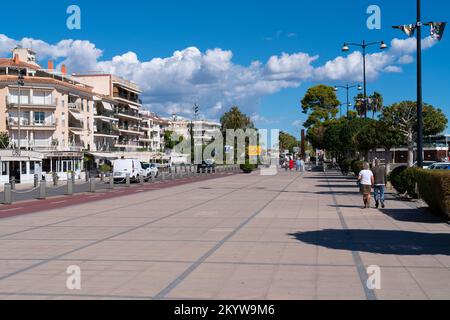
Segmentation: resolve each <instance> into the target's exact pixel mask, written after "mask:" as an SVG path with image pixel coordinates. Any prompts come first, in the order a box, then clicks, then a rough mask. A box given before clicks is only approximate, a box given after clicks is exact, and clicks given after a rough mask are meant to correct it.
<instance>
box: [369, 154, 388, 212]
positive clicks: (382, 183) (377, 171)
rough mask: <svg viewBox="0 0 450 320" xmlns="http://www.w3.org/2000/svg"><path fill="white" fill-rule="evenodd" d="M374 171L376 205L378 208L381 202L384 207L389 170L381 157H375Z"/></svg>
mask: <svg viewBox="0 0 450 320" xmlns="http://www.w3.org/2000/svg"><path fill="white" fill-rule="evenodd" d="M372 173H373V176H374V198H375V206H376V207H377V209H378V208H379V207H380V204H381V207H382V208H383V209H384V208H385V205H384V201H385V196H384V193H385V190H386V181H387V172H386V167H385V166H383V165H382V164H381V161H380V160H379V159H375V166H374V167H373V168H372Z"/></svg>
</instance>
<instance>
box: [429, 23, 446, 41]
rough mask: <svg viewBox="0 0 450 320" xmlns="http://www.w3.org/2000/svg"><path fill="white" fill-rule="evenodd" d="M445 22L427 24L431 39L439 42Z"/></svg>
mask: <svg viewBox="0 0 450 320" xmlns="http://www.w3.org/2000/svg"><path fill="white" fill-rule="evenodd" d="M446 24H447V23H446V22H429V23H427V25H429V26H431V38H433V39H434V40H438V41H441V40H442V37H443V36H444V30H445V26H446Z"/></svg>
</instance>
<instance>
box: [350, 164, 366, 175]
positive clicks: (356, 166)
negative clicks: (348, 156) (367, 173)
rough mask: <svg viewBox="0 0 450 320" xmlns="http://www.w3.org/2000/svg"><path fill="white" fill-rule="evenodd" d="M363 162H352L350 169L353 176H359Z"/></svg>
mask: <svg viewBox="0 0 450 320" xmlns="http://www.w3.org/2000/svg"><path fill="white" fill-rule="evenodd" d="M363 165H364V161H360V160H353V161H352V164H351V168H352V171H353V173H354V174H355V176H359V173H360V172H361V171H362V170H363Z"/></svg>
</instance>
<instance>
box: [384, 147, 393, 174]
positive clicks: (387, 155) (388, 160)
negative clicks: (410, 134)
mask: <svg viewBox="0 0 450 320" xmlns="http://www.w3.org/2000/svg"><path fill="white" fill-rule="evenodd" d="M384 159H385V161H386V172H387V173H388V174H389V173H390V172H391V163H392V154H391V149H390V148H389V149H388V148H385V149H384Z"/></svg>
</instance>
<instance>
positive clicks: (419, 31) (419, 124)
mask: <svg viewBox="0 0 450 320" xmlns="http://www.w3.org/2000/svg"><path fill="white" fill-rule="evenodd" d="M421 20H422V17H421V5H420V0H417V166H418V167H419V168H423V112H422V111H423V97H422V21H421Z"/></svg>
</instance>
